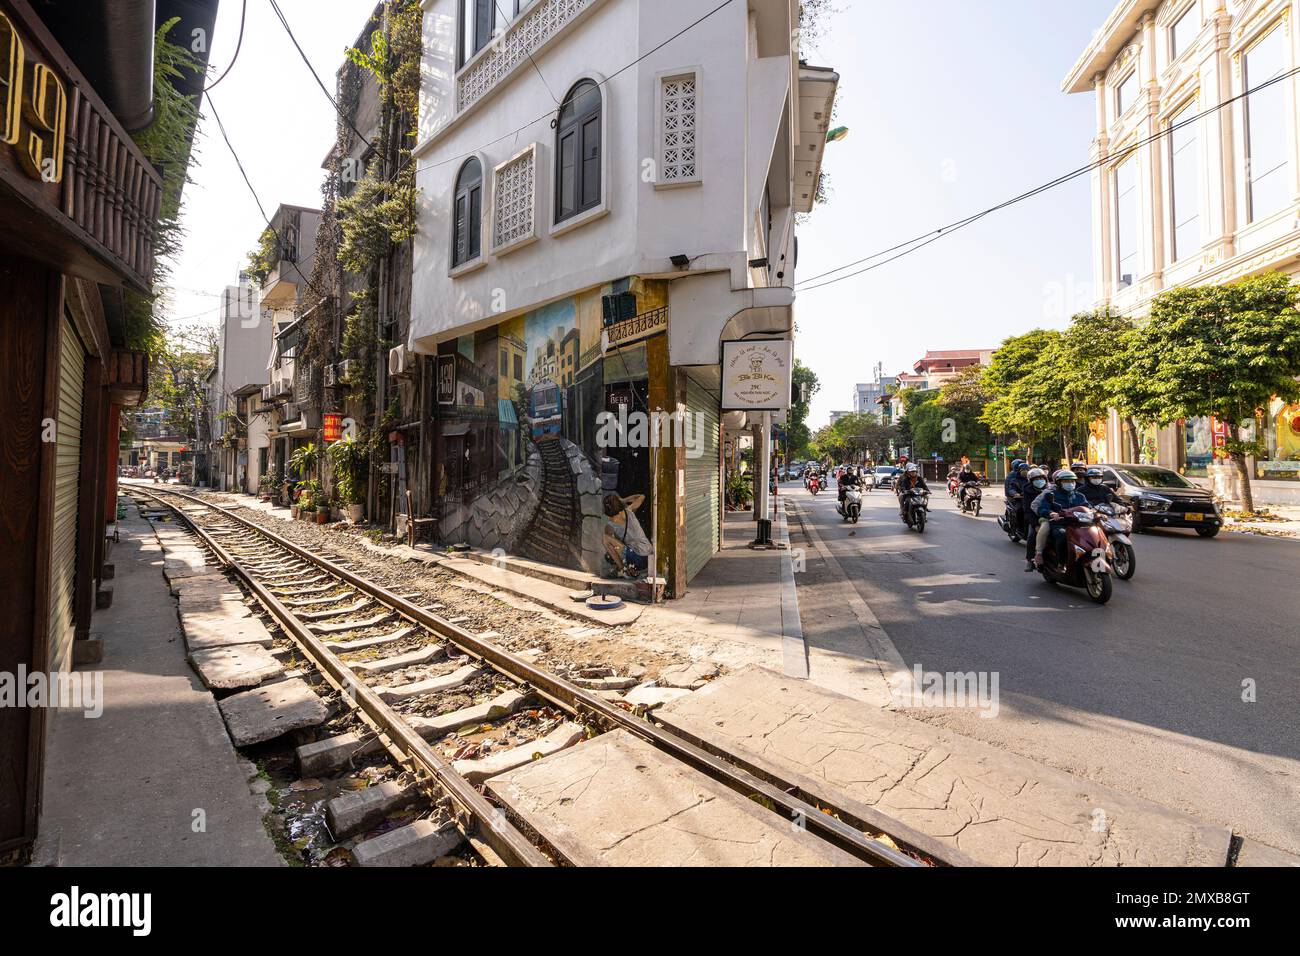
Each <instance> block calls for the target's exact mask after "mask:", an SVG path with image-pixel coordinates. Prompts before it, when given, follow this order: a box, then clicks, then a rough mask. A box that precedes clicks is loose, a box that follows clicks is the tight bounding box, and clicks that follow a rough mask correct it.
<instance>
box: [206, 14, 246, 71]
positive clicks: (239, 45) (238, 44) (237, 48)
mask: <svg viewBox="0 0 1300 956" xmlns="http://www.w3.org/2000/svg"><path fill="white" fill-rule="evenodd" d="M247 17H248V0H244V5H243V6H242V7H241V8H240V11H239V39H238V40H236V41H235V55H234V56H232V57H231V58H230V63H229V64H227V65H226V68H225V70H223V71H222V73H221V75H220V76H219V77H217V78H216V79H215V80H213V81H212V82H211V83H209V84H208V85H207V86H205V87H204V88H203V90H204V92H205V93H206V92H207V91H208V90H210V89H212V88H213V87H215V86H216V85H217V84H218V83H220V82H221V81H222V80H224V79H225V78H226V77H227V76H229V75H230V71H231V70H233V69H234V68H235V61H236V60H238V59H239V51H240V50H242V49H243V48H244V20H245V19H246V18H247Z"/></svg>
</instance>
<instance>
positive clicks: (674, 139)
mask: <svg viewBox="0 0 1300 956" xmlns="http://www.w3.org/2000/svg"><path fill="white" fill-rule="evenodd" d="M661 102H662V111H663V114H662V116H661V117H660V123H661V127H660V136H661V138H662V142H663V153H662V157H661V160H660V162H661V166H660V171H659V181H660V182H663V183H680V182H690V181H692V180H695V179H697V178H699V173H698V167H697V165H696V161H695V132H696V125H695V120H696V116H697V115H698V113H697V109H696V81H695V74H693V73H692V74H688V75H686V76H675V77H670V78H669V79H666V80H664V81H663V97H662V101H661Z"/></svg>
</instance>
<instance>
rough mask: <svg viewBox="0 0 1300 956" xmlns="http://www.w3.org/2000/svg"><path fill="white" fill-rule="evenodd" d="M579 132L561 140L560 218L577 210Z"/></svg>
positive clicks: (567, 134) (565, 135) (571, 133)
mask: <svg viewBox="0 0 1300 956" xmlns="http://www.w3.org/2000/svg"><path fill="white" fill-rule="evenodd" d="M577 145H578V144H577V132H576V131H571V132H568V133H565V134H564V136H562V137H561V138H560V183H559V189H558V194H559V201H560V202H559V205H560V209H559V218H561V219H562V218H564V217H565V216H570V215H572V214H573V213H574V211H575V209H576V201H575V193H576V187H577V183H576V178H577V157H576V156H575V155H574V154H575V152H576V151H577Z"/></svg>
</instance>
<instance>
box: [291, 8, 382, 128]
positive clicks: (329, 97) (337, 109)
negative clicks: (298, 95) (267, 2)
mask: <svg viewBox="0 0 1300 956" xmlns="http://www.w3.org/2000/svg"><path fill="white" fill-rule="evenodd" d="M271 9H272V10H274V11H275V15H276V17H277V18H278V19H279V20H280V25H281V26H282V27H284V32H285V33H287V34H289V39H290V40H291V41H292V42H293V48H294V49H295V50H297V51H298V56H300V57H301V58H302V62H303V63H305V64H306V65H307V70H308V72H310V73H311V76H312V79H314V80H315V81H316V85H317V86H319V87H320V91H321V92H322V93H324V94H325V99H327V100H329V101H330V106H332V107H334V112H335V113H337V114H338V115H339V119H341V120H343V122H345V123H347V124H348V126H350V127H351V128H352V132H354V133H356V134H357V137H358V138H359V139H360V140H361V142H363V143H365V144H366V146H368V147H370V148H372V149H373V148H374V145H375V144H374V143H372V142H370V140H369V139H367V138H366V137H365V135H364V134H363V133H362V132H361V130H359V129H357V128H356V126H355V125H354V124H353V122H352V120H351V118H350V117H349V116H348V115H347V114H346V113H344V112H343V108H342V107H340V106H339V104H338V101H337V100H335V99H334V94H332V93H331V92H330V91H329V90H328V89H326V87H325V84H324V83H323V82H322V81H321V78H320V76H319V74H317V72H316V68H315V67H314V66H312V65H311V60H309V59H307V54H306V53H304V52H303V49H302V47H301V46H299V45H298V38H297V37H296V36H294V35H293V28H292V27H290V26H289V21H288V20H286V19H285V16H284V14H283V13H282V12H280V5H279V4H278V3H276V2H275V0H271Z"/></svg>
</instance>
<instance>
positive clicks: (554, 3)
mask: <svg viewBox="0 0 1300 956" xmlns="http://www.w3.org/2000/svg"><path fill="white" fill-rule="evenodd" d="M494 8H495V10H496V11H497V13H496V14H493V10H494ZM424 10H425V15H424V63H423V77H424V80H423V87H422V95H421V109H420V123H421V128H420V135H419V143H418V145H417V146H416V148H415V157H416V162H417V163H418V166H417V169H418V173H417V184H418V186H419V190H420V199H419V202H420V210H419V231H418V236H417V239H416V242H415V251H414V279H413V297H412V310H411V312H412V320H411V336H410V342H409V343H408V344H409V346H410V347H411V348H413V349H414V350H416V351H418V352H421V353H425V354H429V355H435V354H436V355H437V356H438V359H437V366H436V367H437V369H438V392H439V404H438V406H437V412H438V427H437V429H436V439H435V441H436V448H435V450H434V452H435V461H436V463H437V464H436V466H435V474H436V475H437V477H436V479H435V484H436V485H437V496H438V498H439V499H440V502H441V504H440V514H439V517H440V521H441V529H442V533H443V535H444V537H445V538H449V539H453V540H467V541H469V543H471V544H474V545H481V546H485V547H498V546H500V547H504V548H506V549H507V550H510V551H516V552H519V553H522V554H526V555H530V556H532V557H535V558H538V559H539V560H547V561H552V562H555V563H567V564H571V565H575V566H581V567H585V568H587V569H589V570H592V571H600V570H602V569H603V568H604V566H605V565H604V561H605V555H606V550H607V549H606V548H605V546H604V542H603V541H602V534H603V529H604V528H605V526H606V520H605V517H604V513H603V511H602V504H601V498H602V495H607V494H609V493H611V492H614V491H616V492H617V493H618V494H619V495H620V496H622V497H623V498H625V499H626V498H629V497H631V496H637V495H643V496H645V502H644V504H642V505H641V507H640V508H638V509H637V510H636V515H637V518H638V519H639V521H640V523H641V524H642V525H643V526H644V528H645V530H646V531H647V533H649V534H650V535H651V536H652V537H653V538H654V540H655V545H656V554H657V558H656V566H657V567H658V569H659V572H660V574H662V575H664V576H665V577H666V578H667V579H668V585H669V590H670V591H673V592H675V593H681V591H682V590H683V589H684V586H685V582H686V581H687V580H688V579H689V578H690V577H691V576H692V575H693V574H694V573H695V572H696V571H698V570H699V568H700V567H702V566H703V564H704V563H705V562H706V561H707V560H708V558H709V557H710V556H711V555H712V554H713V552H714V551H715V550H716V549H717V547H718V543H719V526H720V514H721V510H722V507H723V503H722V489H721V468H720V460H721V455H720V445H719V438H720V434H719V429H720V415H719V399H718V395H719V382H720V362H721V359H720V353H721V342H722V341H723V340H725V339H737V338H740V337H742V336H750V337H772V338H789V337H790V336H791V335H792V330H793V315H792V310H793V302H794V291H793V286H794V279H795V257H796V250H795V242H794V215H795V214H796V213H799V212H808V211H809V210H810V209H811V208H812V205H813V202H814V199H815V196H816V193H817V186H818V179H819V176H820V167H821V159H822V151H823V148H824V145H825V135H826V130H827V125H828V121H829V118H830V112H831V106H832V103H833V100H834V95H835V88H836V84H837V82H838V77H837V75H836V74H835V73H834V72H832V71H830V70H826V69H819V68H813V67H809V66H807V65H804V64H802V63H800V61H799V58H798V51H797V49H794V48H792V37H793V36H795V35H796V27H797V21H798V4H797V0H747V2H737V3H732V4H728V5H726V6H724V7H722V8H721V9H718V10H717V11H716V12H714V13H712V14H710V15H708V16H707V17H705V16H703V15H704V14H705V13H707V12H708V8H706V7H702V6H701V5H700V4H699V3H695V2H691V0H532V2H523V0H519V2H515V0H510V2H508V3H507V2H502V3H497V4H492V3H475V2H466V0H425V3H424ZM502 10H507V11H509V12H511V13H512V14H513V16H512V17H510V18H509V20H508V22H502V21H503V19H504V18H502V17H501V15H500V11H502ZM485 12H486V14H487V17H486V18H483V19H480V14H483V13H485ZM489 21H495V22H489ZM696 21H699V22H698V23H697V22H696ZM683 31H684V32H683ZM494 32H495V33H496V38H495V39H493V35H494ZM679 33H680V35H678V34H679ZM547 370H550V371H549V372H548V371H547ZM620 408H622V409H625V410H628V411H654V410H667V411H673V410H676V409H682V410H684V411H687V412H690V413H692V415H693V417H692V420H693V421H695V420H698V421H699V422H700V424H701V431H702V433H703V434H702V440H701V442H700V446H699V447H698V448H692V449H691V453H690V454H687V453H686V450H685V449H683V448H681V447H675V448H670V449H658V450H647V449H644V448H641V449H637V448H616V449H605V448H601V447H597V443H596V435H595V431H596V421H597V416H598V415H599V414H600V413H601V412H603V411H612V412H617V411H618V410H619V409H620ZM736 424H740V425H741V427H748V426H749V425H751V424H752V423H736ZM566 459H567V460H566ZM566 469H567V470H568V472H569V473H570V474H571V475H572V476H573V478H572V482H571V484H568V483H566V484H565V487H563V488H559V487H557V482H559V481H560V480H561V476H563V475H564V473H565V471H566ZM547 476H552V477H549V478H548V477H547ZM505 513H508V514H510V515H513V516H514V519H513V520H507V518H505V517H504V514H505Z"/></svg>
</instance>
